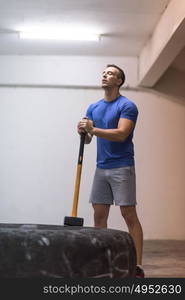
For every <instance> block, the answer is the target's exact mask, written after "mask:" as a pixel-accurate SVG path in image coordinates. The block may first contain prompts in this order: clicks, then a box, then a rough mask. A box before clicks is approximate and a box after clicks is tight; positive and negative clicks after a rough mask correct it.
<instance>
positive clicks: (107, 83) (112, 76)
mask: <svg viewBox="0 0 185 300" xmlns="http://www.w3.org/2000/svg"><path fill="white" fill-rule="evenodd" d="M121 81H122V80H121V78H119V71H118V70H117V69H116V68H114V67H108V68H106V69H105V70H104V71H103V73H102V88H106V87H107V88H108V87H109V88H111V87H116V86H117V87H119V85H120V84H121Z"/></svg>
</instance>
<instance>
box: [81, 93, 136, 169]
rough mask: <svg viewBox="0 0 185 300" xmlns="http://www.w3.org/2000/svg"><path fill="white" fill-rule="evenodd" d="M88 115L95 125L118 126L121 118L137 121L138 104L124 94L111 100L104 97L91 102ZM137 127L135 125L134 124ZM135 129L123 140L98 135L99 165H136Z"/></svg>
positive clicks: (118, 166) (102, 166) (104, 166)
mask: <svg viewBox="0 0 185 300" xmlns="http://www.w3.org/2000/svg"><path fill="white" fill-rule="evenodd" d="M86 116H87V117H88V118H89V119H90V120H92V121H93V123H94V126H95V127H97V128H101V129H114V128H117V126H118V122H119V119H120V118H125V119H129V120H132V121H133V122H134V123H136V121H137V116H138V109H137V106H136V105H135V104H134V103H133V102H132V101H130V100H129V99H127V98H126V97H124V96H119V97H117V98H116V99H115V100H113V101H111V102H109V101H105V100H104V99H101V100H99V101H98V102H96V103H93V104H91V105H90V106H89V107H88V109H87V113H86ZM134 128H135V126H134ZM133 131H134V129H133V130H132V132H131V133H130V135H129V136H128V137H127V138H126V140H124V141H123V142H112V141H108V140H106V139H104V138H100V137H97V167H98V168H102V169H112V168H120V167H124V166H133V165H134V145H133V142H132V138H133Z"/></svg>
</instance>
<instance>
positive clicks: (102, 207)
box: [78, 64, 144, 277]
mask: <svg viewBox="0 0 185 300" xmlns="http://www.w3.org/2000/svg"><path fill="white" fill-rule="evenodd" d="M124 81H125V74H124V72H123V70H122V69H120V68H119V67H118V66H116V65H113V64H111V65H107V67H106V69H105V70H104V71H103V73H102V88H103V89H104V98H103V99H101V100H100V101H98V102H96V103H94V104H91V105H90V106H89V108H88V110H87V114H86V118H83V119H82V120H81V121H80V122H79V123H78V133H79V134H81V133H82V132H84V131H85V132H86V133H87V134H86V143H90V141H91V139H92V137H93V136H96V137H97V168H96V171H95V176H94V181H93V186H92V191H91V196H90V202H91V203H92V206H93V209H94V225H95V227H99V228H106V227H107V219H108V215H109V210H110V205H112V204H113V202H114V203H115V205H117V206H119V207H120V211H121V214H122V216H123V218H124V220H125V222H126V224H127V227H128V231H129V233H130V235H131V236H132V238H133V240H134V243H135V247H136V254H137V267H136V277H144V271H143V269H142V248H143V231H142V227H141V224H140V222H139V220H138V216H137V213H136V186H135V168H134V164H135V162H134V146H133V142H132V138H133V132H134V128H135V125H136V120H137V115H138V110H137V107H136V105H135V104H134V103H133V102H132V101H130V100H129V99H127V98H126V97H124V96H122V95H121V94H120V91H119V90H120V87H121V85H122V84H123V83H124Z"/></svg>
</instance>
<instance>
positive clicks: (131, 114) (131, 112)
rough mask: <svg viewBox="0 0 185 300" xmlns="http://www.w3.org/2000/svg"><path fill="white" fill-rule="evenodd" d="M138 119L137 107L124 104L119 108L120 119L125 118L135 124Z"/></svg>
mask: <svg viewBox="0 0 185 300" xmlns="http://www.w3.org/2000/svg"><path fill="white" fill-rule="evenodd" d="M137 117H138V109H137V106H136V105H135V104H134V103H133V102H129V103H126V104H125V105H124V106H123V107H122V108H121V114H120V118H125V119H129V120H131V121H133V122H134V123H136V121H137Z"/></svg>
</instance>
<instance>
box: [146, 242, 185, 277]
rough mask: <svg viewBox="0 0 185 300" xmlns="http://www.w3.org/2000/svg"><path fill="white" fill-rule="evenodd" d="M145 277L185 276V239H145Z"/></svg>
mask: <svg viewBox="0 0 185 300" xmlns="http://www.w3.org/2000/svg"><path fill="white" fill-rule="evenodd" d="M143 267H144V270H145V275H146V276H145V277H148V278H154V277H161V278H166V277H171V278H185V240H183V241H179V240H145V241H144V245H143Z"/></svg>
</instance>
